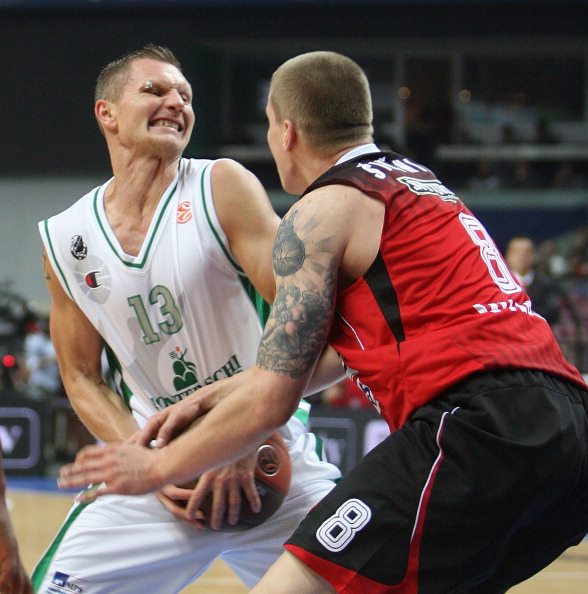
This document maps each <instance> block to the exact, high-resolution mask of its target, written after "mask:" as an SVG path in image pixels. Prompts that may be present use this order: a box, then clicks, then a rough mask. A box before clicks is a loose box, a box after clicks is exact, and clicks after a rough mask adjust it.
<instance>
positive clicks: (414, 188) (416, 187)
mask: <svg viewBox="0 0 588 594" xmlns="http://www.w3.org/2000/svg"><path fill="white" fill-rule="evenodd" d="M397 179H398V181H399V182H400V183H401V184H404V185H405V186H406V187H407V188H408V189H409V190H410V191H411V192H413V193H414V194H418V195H419V196H425V195H431V194H432V195H433V196H439V198H441V200H443V201H445V202H453V203H456V202H459V198H458V197H457V196H456V195H455V193H454V192H453V191H452V190H450V189H449V188H448V187H446V186H444V185H443V184H442V183H441V182H440V181H439V180H438V179H416V178H414V177H408V176H406V175H403V176H401V177H399V178H397Z"/></svg>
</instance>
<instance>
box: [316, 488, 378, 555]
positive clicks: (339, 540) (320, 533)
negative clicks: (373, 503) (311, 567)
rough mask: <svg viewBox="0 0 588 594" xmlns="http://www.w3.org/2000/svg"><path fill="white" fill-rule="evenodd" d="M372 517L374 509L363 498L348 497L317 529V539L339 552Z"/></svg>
mask: <svg viewBox="0 0 588 594" xmlns="http://www.w3.org/2000/svg"><path fill="white" fill-rule="evenodd" d="M371 518H372V510H371V509H370V508H369V506H368V505H367V504H366V503H364V502H363V501H362V500H361V499H357V498H356V497H354V498H352V499H348V500H347V501H345V503H343V504H342V505H340V506H339V507H338V508H337V511H336V512H335V513H334V514H333V515H332V516H331V517H329V518H327V519H326V520H325V521H324V522H323V523H322V524H321V525H320V526H319V528H318V530H317V531H316V539H317V540H318V541H319V543H320V544H321V545H323V547H325V549H327V550H328V551H331V552H332V553H339V552H341V551H342V550H343V549H345V548H347V547H348V546H349V543H350V542H351V541H352V540H353V539H354V538H355V535H356V534H357V533H358V532H359V531H360V530H363V528H365V527H366V526H367V524H368V523H369V521H370V520H371Z"/></svg>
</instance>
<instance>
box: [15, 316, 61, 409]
mask: <svg viewBox="0 0 588 594" xmlns="http://www.w3.org/2000/svg"><path fill="white" fill-rule="evenodd" d="M25 329H26V336H25V339H24V345H23V349H24V359H25V364H26V367H27V370H28V373H29V378H28V383H27V394H28V395H29V396H30V397H31V398H34V399H35V400H40V399H43V398H46V397H47V396H55V395H56V394H58V393H59V392H60V391H61V389H62V386H61V378H60V375H59V366H58V364H57V355H56V354H55V348H54V346H53V343H52V342H51V338H50V337H49V324H48V320H46V319H44V318H40V317H37V316H33V317H32V318H31V319H30V320H29V321H28V323H27V324H26V326H25Z"/></svg>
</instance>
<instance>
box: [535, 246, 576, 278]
mask: <svg viewBox="0 0 588 594" xmlns="http://www.w3.org/2000/svg"><path fill="white" fill-rule="evenodd" d="M536 267H537V270H539V271H541V272H542V273H543V274H546V275H547V276H551V277H552V278H555V279H560V278H564V277H565V276H566V275H567V274H568V273H569V271H570V267H569V264H568V261H567V259H566V258H565V256H563V255H562V254H560V253H559V251H558V248H557V244H556V243H555V241H554V240H553V239H546V240H545V241H542V242H541V243H540V244H539V248H538V250H537V258H536Z"/></svg>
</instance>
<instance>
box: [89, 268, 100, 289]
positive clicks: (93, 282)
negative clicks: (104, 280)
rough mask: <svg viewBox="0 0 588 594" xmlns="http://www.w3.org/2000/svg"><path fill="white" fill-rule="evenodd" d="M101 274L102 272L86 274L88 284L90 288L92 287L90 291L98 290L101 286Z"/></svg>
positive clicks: (95, 271)
mask: <svg viewBox="0 0 588 594" xmlns="http://www.w3.org/2000/svg"><path fill="white" fill-rule="evenodd" d="M99 274H100V272H99V271H98V270H94V271H92V272H88V274H86V284H87V285H88V287H90V289H96V288H98V287H99V286H100V284H101V283H100V280H99V276H98V275H99Z"/></svg>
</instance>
